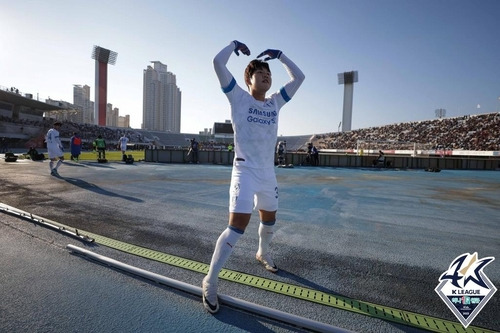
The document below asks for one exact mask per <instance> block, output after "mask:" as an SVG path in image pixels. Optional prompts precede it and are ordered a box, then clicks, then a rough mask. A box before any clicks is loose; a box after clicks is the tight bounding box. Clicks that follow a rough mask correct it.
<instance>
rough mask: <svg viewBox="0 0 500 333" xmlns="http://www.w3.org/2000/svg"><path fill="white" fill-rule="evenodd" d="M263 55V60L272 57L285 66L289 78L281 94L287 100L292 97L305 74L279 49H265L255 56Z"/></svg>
mask: <svg viewBox="0 0 500 333" xmlns="http://www.w3.org/2000/svg"><path fill="white" fill-rule="evenodd" d="M263 56H266V58H264V61H269V60H272V59H278V60H279V61H281V63H282V64H283V66H285V69H286V71H287V72H288V75H290V78H291V80H290V81H289V82H288V83H287V84H285V85H284V86H283V88H282V90H284V91H285V95H284V96H283V98H285V100H286V101H287V102H288V101H289V100H290V99H291V98H292V97H293V95H295V93H296V92H297V90H298V89H299V87H300V85H301V84H302V82H303V81H304V79H305V78H306V76H305V75H304V73H302V71H301V70H300V68H299V67H297V65H295V63H294V62H293V61H292V60H290V59H289V58H288V57H287V56H286V55H285V54H284V53H283V52H282V51H280V50H273V49H267V50H265V51H264V52H262V53H261V54H259V55H258V56H257V58H261V57H263ZM282 95H283V94H282Z"/></svg>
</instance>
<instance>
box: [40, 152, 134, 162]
mask: <svg viewBox="0 0 500 333" xmlns="http://www.w3.org/2000/svg"><path fill="white" fill-rule="evenodd" d="M127 155H132V156H133V157H134V161H136V162H138V161H139V160H143V159H144V150H129V151H127ZM45 156H46V157H47V154H45ZM97 156H99V155H98V154H97V152H93V151H82V153H81V154H80V161H97ZM70 158H71V153H64V159H65V160H66V161H69V160H70ZM106 159H107V160H108V162H119V161H121V160H122V152H121V151H106Z"/></svg>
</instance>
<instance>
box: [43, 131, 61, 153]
mask: <svg viewBox="0 0 500 333" xmlns="http://www.w3.org/2000/svg"><path fill="white" fill-rule="evenodd" d="M45 142H47V153H48V154H49V158H55V157H60V156H63V151H62V143H61V138H60V137H59V131H58V130H56V129H55V128H51V129H49V131H48V132H47V135H46V136H45Z"/></svg>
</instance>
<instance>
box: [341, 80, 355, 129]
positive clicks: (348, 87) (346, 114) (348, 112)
mask: <svg viewBox="0 0 500 333" xmlns="http://www.w3.org/2000/svg"><path fill="white" fill-rule="evenodd" d="M338 77H339V84H343V85H344V111H343V113H342V132H347V131H350V130H351V121H352V95H353V91H354V82H358V71H352V72H344V73H339V74H338Z"/></svg>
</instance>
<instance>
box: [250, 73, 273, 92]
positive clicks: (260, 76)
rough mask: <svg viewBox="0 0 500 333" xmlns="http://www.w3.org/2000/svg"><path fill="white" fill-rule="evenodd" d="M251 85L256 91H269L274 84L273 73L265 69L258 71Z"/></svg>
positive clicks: (253, 76) (251, 80)
mask: <svg viewBox="0 0 500 333" xmlns="http://www.w3.org/2000/svg"><path fill="white" fill-rule="evenodd" d="M250 83H251V85H252V86H253V88H254V89H255V90H262V91H268V90H269V88H271V84H272V83H273V79H272V77H271V72H269V71H268V70H267V69H264V68H262V69H258V70H256V71H255V72H254V73H253V75H252V77H251V79H250Z"/></svg>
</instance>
